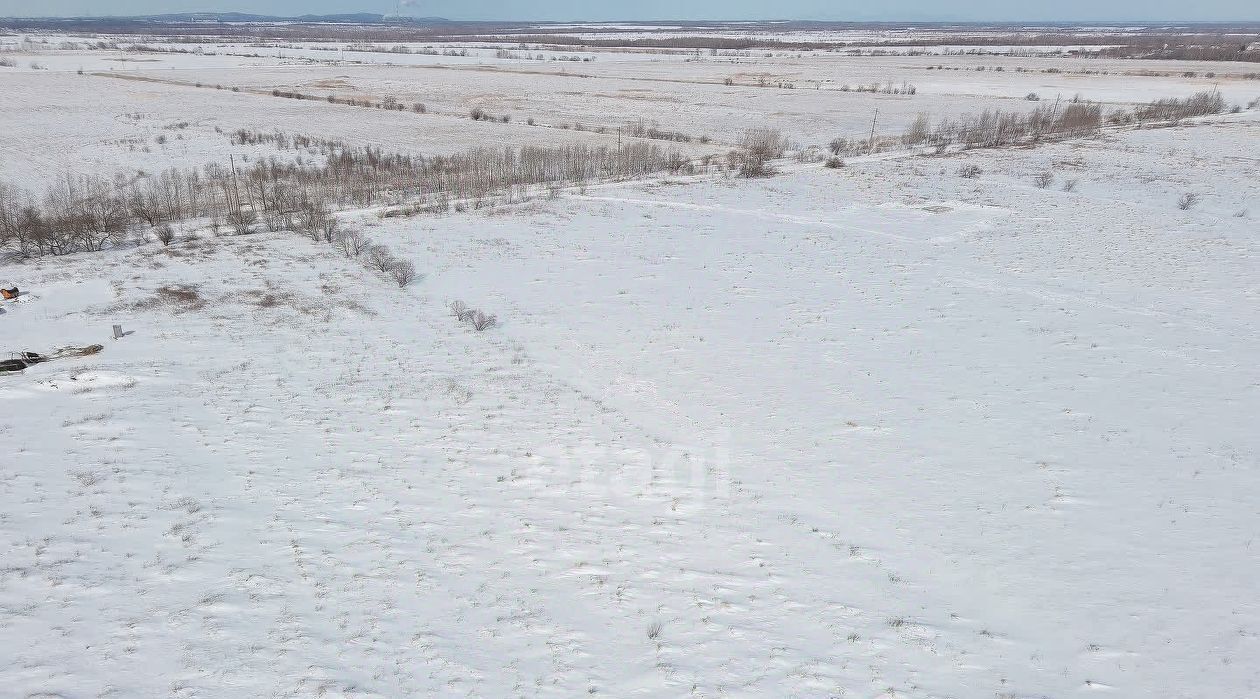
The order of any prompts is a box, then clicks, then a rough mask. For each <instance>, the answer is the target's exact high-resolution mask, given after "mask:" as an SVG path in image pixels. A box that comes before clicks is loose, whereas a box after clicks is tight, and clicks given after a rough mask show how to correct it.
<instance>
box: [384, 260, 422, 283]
mask: <svg viewBox="0 0 1260 699" xmlns="http://www.w3.org/2000/svg"><path fill="white" fill-rule="evenodd" d="M389 275H390V276H391V277H393V278H394V281H395V282H397V283H398V286H399V287H405V286H407V285H408V284H410V283H411V282H413V281H415V280H416V266H415V265H414V264H412V263H411V261H410V260H398V259H395V260H394V261H393V264H391V265H390V267H389Z"/></svg>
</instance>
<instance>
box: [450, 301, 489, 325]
mask: <svg viewBox="0 0 1260 699" xmlns="http://www.w3.org/2000/svg"><path fill="white" fill-rule="evenodd" d="M450 308H451V315H453V316H455V319H456V320H458V321H459V322H461V323H468V324H469V325H471V326H472V329H473V330H476V331H477V332H482V331H483V330H489V329H490V328H493V327H494V326H496V325H498V323H499V321H498V318H496V317H495V316H492V315H486V314H485V313H483V312H481V311H479V310H477V309H475V308H469V307H468V304H466V303H464V302H463V301H453V302H452V303H451V306H450Z"/></svg>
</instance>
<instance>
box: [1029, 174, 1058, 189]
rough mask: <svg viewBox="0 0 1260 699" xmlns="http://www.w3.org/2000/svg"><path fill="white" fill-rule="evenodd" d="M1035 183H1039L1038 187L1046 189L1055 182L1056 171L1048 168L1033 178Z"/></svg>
mask: <svg viewBox="0 0 1260 699" xmlns="http://www.w3.org/2000/svg"><path fill="white" fill-rule="evenodd" d="M1033 184H1035V185H1037V189H1045V188H1047V187H1049V186H1050V185H1052V184H1054V173H1053V172H1050V171H1049V170H1046V171H1045V172H1042V173H1040V174H1038V175H1037V176H1036V177H1034V178H1033Z"/></svg>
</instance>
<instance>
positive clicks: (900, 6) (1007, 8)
mask: <svg viewBox="0 0 1260 699" xmlns="http://www.w3.org/2000/svg"><path fill="white" fill-rule="evenodd" d="M396 2H397V0H104V1H101V0H39V1H38V2H35V1H32V0H0V16H48V15H63V16H64V15H95V16H100V15H125V14H151V13H163V12H190V11H239V12H253V13H260V14H278V15H298V14H326V13H337V12H374V13H379V14H392V13H393V12H394V9H395V7H396ZM403 4H404V5H410V7H406V8H405V11H406V13H407V14H413V15H423V16H440V17H448V18H451V19H506V20H528V19H542V20H570V19H582V20H612V19H630V20H633V19H828V20H859V21H861V20H880V19H887V20H907V21H911V20H980V21H984V20H990V21H1001V20H1014V21H1019V20H1027V21H1037V20H1085V21H1099V20H1101V21H1121V20H1130V21H1153V22H1161V21H1179V20H1181V21H1211V20H1222V21H1223V20H1247V21H1253V20H1260V9H1258V8H1260V2H1257V1H1256V0H1197V1H1196V2H1186V1H1185V0H1056V1H1055V2H1035V3H1034V2H1019V1H1018V0H1015V1H1012V0H949V1H948V2H942V1H940V0H882V1H881V2H870V1H869V0H865V1H863V2H849V1H845V0H840V1H837V0H774V1H771V0H602V1H601V0H406V1H405V2H404V3H403Z"/></svg>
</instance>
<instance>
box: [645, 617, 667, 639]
mask: <svg viewBox="0 0 1260 699" xmlns="http://www.w3.org/2000/svg"><path fill="white" fill-rule="evenodd" d="M663 628H664V627H663V626H662V624H661V622H659V621H654V622H652V623H651V624H649V625H648V628H647V637H648V638H649V639H651V640H653V641H655V640H656V639H657V638H659V637H660V635H661V630H662V629H663Z"/></svg>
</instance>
